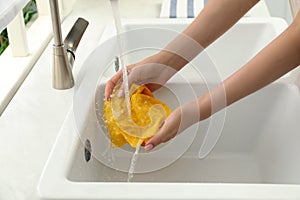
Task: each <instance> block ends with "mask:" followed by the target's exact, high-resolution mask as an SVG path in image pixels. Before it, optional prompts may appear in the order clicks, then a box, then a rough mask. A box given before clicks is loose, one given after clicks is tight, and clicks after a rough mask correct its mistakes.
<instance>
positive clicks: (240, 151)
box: [38, 19, 300, 200]
mask: <svg viewBox="0 0 300 200" xmlns="http://www.w3.org/2000/svg"><path fill="white" fill-rule="evenodd" d="M188 23H189V21H187V20H179V21H173V22H170V21H168V23H167V21H150V22H149V21H143V22H137V21H134V22H124V27H125V29H126V30H128V29H135V28H139V27H140V28H141V27H145V26H148V27H150V26H151V27H156V28H150V29H147V30H148V31H150V32H147V30H145V29H143V30H142V31H143V33H144V34H143V35H140V36H139V37H140V38H139V37H138V35H139V34H135V33H140V32H139V31H141V30H137V31H133V32H131V33H130V34H128V35H126V37H127V36H128V37H129V38H127V41H128V44H127V50H128V54H127V56H126V57H125V58H126V62H127V63H130V62H135V61H136V60H139V59H141V58H142V57H144V56H146V55H148V54H151V53H153V52H155V51H157V48H160V47H159V45H161V47H163V46H164V45H165V44H164V43H162V42H161V40H159V38H156V35H155V34H156V30H157V28H158V27H160V28H168V30H165V32H167V33H168V34H169V33H170V34H171V35H172V33H173V31H170V29H176V30H178V31H180V30H182V29H183V28H184V27H185V26H186V25H187V24H188ZM284 27H285V26H284V23H282V21H281V20H277V19H252V20H250V19H245V20H242V21H240V22H239V24H238V25H237V26H236V27H234V28H233V29H232V30H231V31H229V32H228V33H227V34H226V35H225V36H224V37H223V38H221V39H220V40H218V41H217V42H216V43H215V44H214V45H212V46H211V47H210V48H209V49H208V51H207V52H204V53H203V54H201V55H200V56H198V57H197V58H196V59H195V60H193V61H192V63H191V66H188V67H187V69H185V70H183V71H182V72H180V73H179V74H178V75H176V76H175V77H174V78H172V79H171V81H170V82H169V83H168V84H167V85H166V87H164V88H162V89H161V90H159V91H157V92H156V93H155V95H156V97H157V98H159V99H161V100H163V101H165V102H166V103H167V104H168V105H170V107H171V108H174V107H176V106H177V105H178V103H179V102H180V101H188V100H190V99H192V98H195V96H199V95H201V94H203V93H204V92H206V91H207V90H208V88H210V87H212V86H214V85H215V84H216V83H218V82H219V81H220V80H221V79H223V78H225V77H227V76H229V75H230V74H231V73H232V72H233V71H234V70H236V69H237V68H239V67H240V66H241V65H242V64H243V63H245V62H246V61H247V60H249V59H250V58H251V57H252V56H253V55H254V54H255V53H256V52H257V51H259V50H260V49H261V48H262V46H263V45H265V44H266V43H267V42H269V41H270V40H271V39H272V38H273V37H275V36H276V35H277V34H279V33H280V31H282V29H283V28H284ZM109 33H110V29H109V28H108V29H107V30H106V32H105V33H104V36H103V37H104V38H106V39H107V38H108V37H107V36H108V35H109V36H111V34H109ZM132 36H134V37H133V38H131V39H130V37H132ZM150 36H151V37H150ZM174 36H175V35H174ZM143 37H146V39H147V40H146V41H147V42H149V43H142V42H141V43H142V44H143V45H144V46H142V48H138V47H137V46H136V44H140V43H139V42H140V41H144V40H145V38H143ZM155 38H156V39H157V40H156V41H158V42H157V43H156V42H155V41H153V42H152V43H151V40H154V39H155ZM169 39H171V37H170V38H169ZM233 39H235V41H238V42H233V41H234V40H233ZM107 40H108V39H107ZM241 43H242V44H241ZM155 45H157V46H155ZM150 46H151V47H157V48H145V47H150ZM238 47H243V48H244V50H241V49H236V48H238ZM116 54H117V50H116V40H115V39H110V40H108V41H105V39H103V41H102V44H101V45H100V46H99V47H98V48H97V49H96V50H95V51H94V52H93V53H92V54H91V55H90V57H89V58H88V59H87V60H86V62H85V64H84V66H83V70H82V71H81V73H80V75H79V77H78V78H77V85H76V93H75V95H74V106H73V108H72V109H71V110H70V112H69V114H68V116H67V117H66V120H65V122H64V125H63V127H62V128H61V131H60V133H59V135H58V137H57V140H56V142H55V145H54V147H53V150H52V152H51V155H50V157H49V159H48V161H47V164H46V166H45V168H44V171H43V173H42V176H41V179H40V182H39V185H38V192H39V195H40V197H41V199H45V200H54V199H61V200H62V199H65V200H71V199H85V200H92V199H289V200H290V199H300V174H299V169H300V157H299V152H300V142H299V141H300V135H299V129H300V124H299V122H298V121H299V118H300V94H299V89H298V87H296V86H295V85H293V84H288V83H285V82H283V81H280V80H279V81H277V82H275V83H272V84H271V85H269V86H267V87H266V88H264V89H262V90H260V91H259V92H256V93H254V94H252V95H250V96H248V97H247V98H245V99H243V100H242V101H240V102H237V103H236V104H233V105H232V106H230V107H229V108H228V109H227V110H226V115H225V111H222V112H219V113H217V114H216V115H214V117H212V118H209V119H207V120H205V121H202V122H200V123H199V124H196V125H194V126H192V127H191V128H189V129H187V130H186V131H184V133H182V134H181V135H180V136H178V137H176V138H175V139H173V140H172V141H171V142H169V143H166V144H164V145H161V147H160V148H158V149H156V150H154V151H153V152H151V153H146V152H144V151H142V152H141V154H140V157H138V161H137V165H136V171H137V172H138V173H137V174H135V175H134V177H133V180H132V182H127V173H126V171H127V170H128V168H129V164H130V159H131V156H132V154H133V150H132V149H131V148H129V147H128V146H125V147H124V148H122V149H111V148H110V145H109V139H108V138H107V137H106V136H107V135H106V130H105V128H103V127H102V125H103V122H102V103H103V101H102V99H103V89H104V86H105V82H106V80H107V78H109V77H110V76H111V75H112V74H113V73H114V68H113V66H112V63H113V61H114V57H115V55H116ZM208 55H209V56H208ZM229 55H231V56H229ZM209 58H212V59H211V60H210V59H209ZM214 63H217V64H216V65H214ZM218 63H219V64H222V65H219V64H218ZM198 66H200V67H198ZM224 66H226V67H227V68H226V69H224V68H223V67H224ZM231 66H233V67H231ZM210 68H215V70H208V69H210ZM218 71H219V72H220V74H216V73H217V72H218ZM219 75H220V76H219ZM191 91H192V92H194V93H195V94H191ZM194 95H195V96H194ZM223 119H225V123H224V126H222V129H221V135H220V138H219V140H218V143H217V144H216V146H215V147H214V148H213V149H212V151H210V153H209V154H208V155H207V156H206V157H204V158H202V159H200V158H199V148H200V146H201V145H202V143H203V140H204V136H205V133H209V132H208V130H209V127H214V126H213V125H214V123H216V124H217V125H218V124H223ZM214 120H216V122H214ZM87 141H89V142H87ZM87 149H89V150H90V151H91V157H90V159H89V153H87V151H86V150H87ZM177 158H178V159H177ZM161 163H163V164H162V165H160V164H161ZM123 171H125V172H123ZM146 171H148V172H146Z"/></svg>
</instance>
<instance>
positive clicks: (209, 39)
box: [160, 0, 259, 70]
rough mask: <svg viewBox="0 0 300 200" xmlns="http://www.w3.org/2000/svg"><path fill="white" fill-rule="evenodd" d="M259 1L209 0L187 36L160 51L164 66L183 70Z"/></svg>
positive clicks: (186, 30) (187, 32) (175, 40)
mask: <svg viewBox="0 0 300 200" xmlns="http://www.w3.org/2000/svg"><path fill="white" fill-rule="evenodd" d="M258 1H259V0H242V1H241V0H209V1H208V3H207V5H206V6H205V7H204V9H203V10H202V11H201V13H200V14H199V15H198V16H197V18H196V19H195V20H194V21H193V22H192V23H191V25H189V26H188V27H187V28H186V29H185V30H184V31H183V34H180V35H179V36H178V37H177V38H175V39H174V40H173V41H172V42H171V43H170V44H169V45H167V47H166V48H165V49H164V50H163V51H161V52H160V57H161V58H162V60H163V62H164V64H167V65H168V66H171V67H173V68H174V69H176V70H180V69H181V68H182V67H183V66H184V65H186V64H187V63H188V62H189V61H191V60H192V59H193V58H194V57H196V56H197V55H198V54H199V53H200V52H201V51H202V50H203V49H205V48H206V47H208V46H209V45H210V44H211V43H213V42H214V41H215V40H216V39H218V38H219V37H220V36H221V35H222V34H223V33H225V32H226V31H227V30H228V29H230V28H231V27H232V26H233V25H234V24H235V23H236V22H237V21H238V20H239V19H240V18H241V17H242V16H243V15H244V14H245V13H246V12H247V11H248V10H249V9H250V8H252V7H253V6H254V5H255V4H256V3H257V2H258ZM193 43H194V44H193Z"/></svg>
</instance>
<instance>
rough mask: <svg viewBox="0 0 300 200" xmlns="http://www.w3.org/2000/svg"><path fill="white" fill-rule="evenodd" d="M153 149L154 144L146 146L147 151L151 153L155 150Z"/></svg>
mask: <svg viewBox="0 0 300 200" xmlns="http://www.w3.org/2000/svg"><path fill="white" fill-rule="evenodd" d="M153 147H154V145H153V144H147V145H146V146H145V149H146V150H147V151H150V150H151V149H153Z"/></svg>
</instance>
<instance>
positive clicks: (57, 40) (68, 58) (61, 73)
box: [49, 0, 88, 90]
mask: <svg viewBox="0 0 300 200" xmlns="http://www.w3.org/2000/svg"><path fill="white" fill-rule="evenodd" d="M49 2H50V9H51V19H52V27H53V39H54V44H53V72H52V77H53V80H52V86H53V88H55V89H59V90H63V89H69V88H72V87H73V86H74V78H73V74H72V67H73V63H74V61H75V52H76V49H77V47H78V45H79V43H80V40H81V38H82V36H83V34H84V32H85V30H86V28H87V26H88V22H87V21H86V20H84V19H82V18H78V19H77V21H76V22H75V24H74V25H73V27H72V29H71V30H70V32H69V34H68V35H67V37H66V39H65V40H64V41H63V40H62V31H61V21H60V15H59V6H58V1H57V0H49Z"/></svg>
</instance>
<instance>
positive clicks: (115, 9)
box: [110, 0, 141, 182]
mask: <svg viewBox="0 0 300 200" xmlns="http://www.w3.org/2000/svg"><path fill="white" fill-rule="evenodd" d="M110 3H111V7H112V10H113V15H114V20H115V27H116V31H117V40H118V46H119V50H120V57H119V60H120V63H119V64H120V65H121V68H122V73H123V90H124V94H125V102H126V107H127V112H128V116H129V117H131V106H130V96H129V95H130V94H129V86H128V77H127V70H126V67H125V65H124V60H123V55H124V51H125V49H124V46H123V44H124V43H123V38H122V35H121V29H122V27H121V19H120V14H119V6H118V0H110ZM140 147H141V141H138V143H137V145H136V149H135V152H134V154H133V156H132V159H131V163H130V168H129V171H128V178H127V182H130V181H131V180H132V178H133V175H134V170H135V165H136V161H137V157H138V154H139V150H140Z"/></svg>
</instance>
